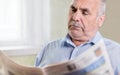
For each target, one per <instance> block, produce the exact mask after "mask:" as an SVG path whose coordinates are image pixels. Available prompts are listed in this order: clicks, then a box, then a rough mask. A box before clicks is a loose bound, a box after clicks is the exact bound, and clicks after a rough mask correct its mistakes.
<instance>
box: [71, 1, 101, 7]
mask: <svg viewBox="0 0 120 75" xmlns="http://www.w3.org/2000/svg"><path fill="white" fill-rule="evenodd" d="M71 5H72V6H74V7H75V8H87V9H97V8H99V6H100V0H72V3H71Z"/></svg>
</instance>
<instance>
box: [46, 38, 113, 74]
mask: <svg viewBox="0 0 120 75" xmlns="http://www.w3.org/2000/svg"><path fill="white" fill-rule="evenodd" d="M44 71H45V73H46V75H114V72H113V70H112V66H111V63H110V60H109V56H108V54H107V51H106V48H105V45H104V42H103V40H100V41H99V42H98V43H97V44H96V45H94V46H92V47H91V48H89V49H88V50H87V51H85V52H84V53H82V54H81V55H79V56H78V57H76V58H75V59H73V60H70V61H67V62H63V63H60V64H53V65H49V66H46V67H44Z"/></svg>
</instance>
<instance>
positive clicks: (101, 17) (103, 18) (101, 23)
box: [98, 14, 105, 27]
mask: <svg viewBox="0 0 120 75" xmlns="http://www.w3.org/2000/svg"><path fill="white" fill-rule="evenodd" d="M104 20H105V14H103V15H101V16H100V17H99V18H98V26H99V27H101V26H102V25H103V22H104Z"/></svg>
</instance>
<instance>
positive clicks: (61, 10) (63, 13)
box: [50, 0, 120, 43]
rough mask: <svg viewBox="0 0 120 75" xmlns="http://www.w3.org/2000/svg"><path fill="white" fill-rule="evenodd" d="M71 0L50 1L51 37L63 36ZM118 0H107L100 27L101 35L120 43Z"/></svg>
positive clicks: (119, 0)
mask: <svg viewBox="0 0 120 75" xmlns="http://www.w3.org/2000/svg"><path fill="white" fill-rule="evenodd" d="M70 1H71V0H51V1H50V8H51V9H50V11H51V13H50V14H51V16H50V20H51V21H50V24H51V39H57V38H61V37H64V36H65V35H66V33H67V13H68V8H69V3H70ZM119 3H120V0H115V1H114V0H107V11H106V14H107V17H106V21H105V23H104V25H103V26H102V28H101V29H100V32H101V33H102V35H103V36H105V37H107V38H110V39H113V40H115V41H117V42H119V43H120V14H119V13H120V9H119Z"/></svg>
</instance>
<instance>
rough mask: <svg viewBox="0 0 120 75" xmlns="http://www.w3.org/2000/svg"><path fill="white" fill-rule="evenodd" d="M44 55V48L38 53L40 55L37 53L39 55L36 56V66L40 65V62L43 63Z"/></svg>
mask: <svg viewBox="0 0 120 75" xmlns="http://www.w3.org/2000/svg"><path fill="white" fill-rule="evenodd" d="M43 55H44V49H43V50H41V51H40V52H39V53H38V55H37V57H36V60H35V64H34V65H35V67H39V65H40V63H41V61H42V57H43Z"/></svg>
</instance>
